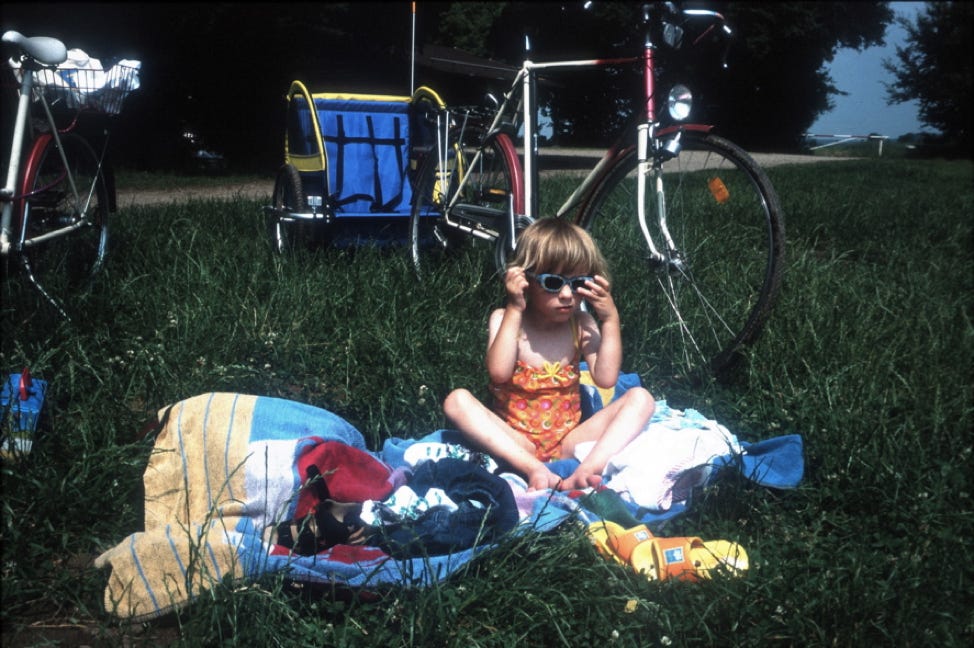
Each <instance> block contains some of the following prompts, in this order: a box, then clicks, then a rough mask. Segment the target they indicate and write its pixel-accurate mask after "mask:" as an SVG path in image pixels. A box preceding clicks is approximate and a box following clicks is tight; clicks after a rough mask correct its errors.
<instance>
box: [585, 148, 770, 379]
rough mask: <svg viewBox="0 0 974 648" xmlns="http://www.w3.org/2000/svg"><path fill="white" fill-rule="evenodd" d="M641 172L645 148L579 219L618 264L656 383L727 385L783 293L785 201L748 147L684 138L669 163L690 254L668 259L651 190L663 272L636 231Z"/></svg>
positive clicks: (611, 174) (666, 173)
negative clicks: (703, 376)
mask: <svg viewBox="0 0 974 648" xmlns="http://www.w3.org/2000/svg"><path fill="white" fill-rule="evenodd" d="M636 171H637V159H636V152H635V150H634V149H633V150H630V151H628V152H626V153H625V154H624V155H623V156H621V157H620V159H619V161H618V162H617V163H616V164H614V165H613V167H612V168H611V169H610V170H609V171H608V172H607V174H606V176H605V180H604V181H603V182H602V183H601V184H600V185H599V186H598V188H597V189H596V190H595V191H594V192H593V194H592V196H591V198H590V200H589V201H588V202H587V203H586V205H585V206H584V207H583V209H582V210H581V211H580V212H579V214H578V216H577V218H576V221H577V222H578V223H579V224H580V225H582V226H583V227H584V228H585V229H587V230H589V232H591V234H592V236H593V238H594V239H595V240H596V241H598V242H599V244H600V247H601V249H602V251H603V253H604V254H605V255H606V257H607V258H608V261H609V267H610V269H611V271H612V273H613V285H614V288H613V294H614V296H615V298H616V302H617V304H618V308H619V311H620V317H621V318H622V322H623V323H624V325H625V326H626V328H625V344H626V348H627V350H628V351H629V352H630V353H633V352H635V353H633V356H634V357H645V358H647V360H648V361H649V363H650V364H649V365H648V366H646V367H643V368H642V370H644V371H646V372H648V373H655V374H657V375H664V376H672V377H679V376H682V377H688V376H699V374H700V372H701V371H704V372H709V373H710V374H711V375H718V376H720V375H721V374H723V373H724V372H726V371H728V370H729V369H731V368H732V367H734V366H735V365H736V364H738V362H739V361H740V359H741V358H742V356H743V350H744V349H745V347H746V346H747V345H749V344H751V343H753V342H754V341H755V340H756V339H757V338H758V337H759V335H760V334H761V331H762V329H763V326H764V324H765V322H766V320H767V319H768V316H769V315H770V313H771V310H772V308H773V307H774V304H775V301H776V300H777V297H778V293H779V292H780V289H781V281H782V273H783V270H784V254H785V229H784V216H783V214H782V211H781V205H780V203H779V201H778V197H777V194H776V193H775V191H774V187H773V186H772V184H771V181H770V180H769V179H768V177H767V175H766V174H765V172H764V171H763V170H762V169H761V168H760V167H759V166H758V164H757V163H756V162H755V161H754V160H753V159H752V158H751V156H749V155H748V154H747V153H746V152H744V151H743V150H742V149H741V148H740V147H738V146H737V145H735V144H733V143H732V142H730V141H728V140H726V139H723V138H721V137H719V136H716V135H713V134H706V133H699V132H693V131H687V132H684V133H683V135H682V149H681V151H680V153H679V154H678V155H677V156H676V157H675V158H673V159H671V160H668V161H667V162H665V163H664V164H663V186H664V187H665V196H664V204H665V209H666V222H667V225H668V230H669V232H670V234H671V235H672V238H673V241H674V244H675V246H676V248H677V250H679V251H680V252H679V254H678V255H674V254H671V252H670V251H668V250H665V249H663V248H665V247H666V245H665V243H664V242H663V239H662V236H661V235H660V234H659V232H658V224H657V220H658V219H657V217H656V214H657V204H656V203H657V198H656V195H655V192H654V189H653V185H652V183H651V182H647V188H646V194H647V196H646V214H647V224H648V225H649V227H650V231H651V233H652V235H653V238H654V240H655V241H656V244H657V247H658V248H659V249H660V252H662V253H663V254H664V256H665V257H666V260H665V262H664V263H653V262H652V261H651V259H650V254H649V248H648V246H647V244H646V242H645V239H644V237H643V235H642V233H641V231H640V230H639V227H638V225H636V231H633V225H634V224H636V221H637V219H636V218H635V213H636V212H635V209H636V207H635V205H636V200H637V198H636V180H635V178H636V175H635V174H636ZM640 259H643V261H642V262H637V261H638V260H640Z"/></svg>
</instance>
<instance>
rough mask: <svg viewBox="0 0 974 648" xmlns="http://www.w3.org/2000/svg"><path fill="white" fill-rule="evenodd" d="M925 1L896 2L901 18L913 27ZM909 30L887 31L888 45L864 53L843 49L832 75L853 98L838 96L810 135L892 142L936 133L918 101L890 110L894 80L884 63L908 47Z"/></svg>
mask: <svg viewBox="0 0 974 648" xmlns="http://www.w3.org/2000/svg"><path fill="white" fill-rule="evenodd" d="M924 4H926V3H924V2H892V3H890V7H891V8H892V9H893V11H894V12H895V13H896V15H897V17H899V16H904V17H906V18H907V19H908V20H910V21H911V22H912V21H914V20H915V18H916V14H917V13H918V12H919V11H920V10H921V9H922V8H923V6H924ZM905 39H906V31H905V30H904V29H903V28H902V27H900V26H899V25H898V24H896V23H892V24H890V25H889V26H888V27H887V28H886V45H885V46H882V47H870V48H867V49H864V50H862V51H861V52H858V51H856V50H853V49H841V50H839V51H838V53H837V54H836V56H835V59H833V61H832V63H831V64H830V65H829V69H830V75H831V76H832V80H833V81H834V82H835V86H836V87H837V88H838V89H839V90H843V91H845V92H847V93H849V94H848V95H845V96H841V95H836V96H834V97H833V99H832V101H833V102H834V103H835V108H834V109H833V110H830V111H829V112H827V113H823V114H822V115H821V116H820V117H819V118H818V120H817V121H816V122H815V123H814V124H812V126H811V128H810V129H809V131H808V132H809V133H812V134H815V135H868V134H870V133H878V134H879V135H887V136H889V137H890V138H892V139H895V138H897V137H899V136H900V135H904V134H906V133H919V132H921V131H927V132H930V131H931V130H932V129H931V128H930V127H929V126H923V125H922V124H921V123H920V119H919V104H918V103H917V102H915V101H911V102H906V103H901V104H894V105H892V106H887V105H886V87H885V85H883V84H884V83H890V82H892V80H893V76H892V75H891V74H890V73H889V72H887V71H886V70H885V69H884V68H883V59H893V58H894V57H895V55H896V46H897V45H899V46H902V45H903V44H904V43H905Z"/></svg>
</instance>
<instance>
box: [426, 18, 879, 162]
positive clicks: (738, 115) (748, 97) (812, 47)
mask: <svg viewBox="0 0 974 648" xmlns="http://www.w3.org/2000/svg"><path fill="white" fill-rule="evenodd" d="M686 4H689V5H690V6H694V5H693V4H692V3H686ZM455 5H456V6H457V7H458V9H456V11H458V12H460V14H461V15H462V12H463V11H464V9H463V5H464V3H455ZM696 6H703V7H706V8H709V9H714V10H716V11H720V12H721V13H723V14H724V15H725V16H726V17H727V18H728V20H729V22H730V24H731V26H732V27H733V28H734V30H735V33H736V37H735V39H734V41H733V43H732V47H731V50H730V53H729V57H728V68H727V69H723V68H721V67H720V65H719V62H720V56H721V53H722V51H723V44H722V43H720V42H717V41H716V40H715V39H710V40H707V41H706V42H705V43H703V44H702V45H701V46H699V47H695V48H692V49H689V48H687V49H685V50H684V51H681V52H680V53H679V55H678V56H667V54H668V53H667V52H666V51H665V50H660V55H661V56H662V57H664V58H663V62H664V65H665V77H664V83H663V85H664V87H665V86H667V84H668V82H670V81H675V80H680V81H682V82H683V83H685V84H686V85H689V86H690V88H691V90H693V91H694V94H695V96H696V97H697V98H698V102H697V104H698V106H699V111H698V112H697V113H695V114H694V115H693V119H694V120H695V121H706V122H708V123H713V124H716V125H717V126H718V128H719V130H720V131H721V132H722V133H724V134H726V135H727V136H729V137H731V138H732V139H734V140H735V141H738V142H739V143H741V144H743V145H745V146H751V147H766V148H778V149H781V148H790V147H794V146H797V145H798V144H799V142H800V140H801V136H802V133H804V132H805V131H806V130H807V129H808V128H809V127H810V126H811V124H812V123H814V121H815V119H816V118H817V117H818V115H819V114H821V113H822V112H825V111H827V110H828V109H830V108H831V107H832V103H831V97H832V96H833V95H835V94H838V93H839V90H838V89H837V88H836V87H835V86H834V84H833V82H832V79H831V78H830V77H829V75H828V73H827V71H826V69H825V67H824V66H825V64H826V63H828V62H830V61H831V60H832V59H833V57H834V56H835V53H836V51H837V50H838V49H839V48H843V47H850V48H854V49H862V48H864V47H868V46H870V45H876V44H881V43H882V42H883V36H884V34H885V29H886V25H887V24H889V23H890V22H891V21H892V20H893V12H892V11H891V10H890V9H889V7H888V3H886V2H776V3H768V2H726V1H716V0H715V1H708V2H706V3H704V4H699V3H697V5H696ZM638 10H639V4H638V3H633V2H595V3H594V6H593V7H592V9H591V10H588V11H585V10H582V3H581V2H573V3H552V2H530V3H529V2H507V3H503V7H502V10H501V12H500V14H499V15H498V17H497V19H496V20H495V21H494V23H493V25H492V28H491V29H490V30H489V32H487V31H486V30H485V34H489V36H488V41H487V46H486V47H485V48H484V49H483V53H484V54H485V55H488V56H492V57H494V58H498V59H500V60H504V61H506V62H508V63H516V62H518V61H519V60H520V59H521V58H522V57H523V55H524V50H523V43H524V39H523V38H522V36H523V35H527V36H529V37H530V40H531V44H532V52H531V53H532V57H533V58H534V59H535V60H539V61H540V60H546V59H547V60H551V59H554V58H557V57H571V58H587V57H595V56H599V57H606V56H612V55H632V54H633V53H634V52H638V51H639V47H640V45H641V43H642V34H641V30H640V29H638V28H634V27H636V26H637V25H638ZM471 11H472V9H471ZM697 24H698V25H699V24H700V23H697ZM692 27H693V25H692V24H688V25H687V28H688V29H691V30H692ZM691 33H692V31H691ZM448 36H449V34H444V35H443V37H448ZM443 44H447V45H457V42H443ZM578 74H579V73H577V72H572V73H571V76H567V77H563V76H562V75H560V74H553V75H551V76H550V77H549V78H548V79H547V83H546V84H543V85H542V93H543V95H542V96H543V97H544V98H547V99H549V100H550V104H549V108H550V110H551V115H552V118H553V119H554V128H555V135H556V138H561V139H562V140H563V141H567V140H569V139H570V141H572V142H573V143H579V144H587V143H596V142H598V143H605V142H606V140H607V138H608V137H610V136H611V135H612V134H615V133H617V132H618V130H619V127H620V125H621V124H623V123H625V122H626V121H627V118H628V117H629V115H630V114H631V112H632V110H633V109H632V108H631V106H632V105H634V103H633V102H634V100H635V99H636V96H635V95H636V94H638V91H639V88H640V83H639V80H638V71H635V72H630V71H626V70H623V71H619V72H617V73H615V74H611V75H609V74H605V73H604V72H602V71H595V72H593V73H591V74H590V73H582V74H581V75H580V76H577V75H578ZM634 75H635V76H634ZM609 97H611V98H613V100H614V101H615V100H616V99H618V100H619V103H617V104H609V103H608V102H607V101H606V98H609ZM607 106H609V107H608V108H607Z"/></svg>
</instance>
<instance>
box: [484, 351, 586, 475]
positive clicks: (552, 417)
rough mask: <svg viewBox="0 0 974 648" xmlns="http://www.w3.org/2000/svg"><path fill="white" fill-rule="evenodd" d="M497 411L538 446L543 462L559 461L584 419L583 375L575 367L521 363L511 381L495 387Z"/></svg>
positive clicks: (518, 362)
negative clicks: (565, 442)
mask: <svg viewBox="0 0 974 648" xmlns="http://www.w3.org/2000/svg"><path fill="white" fill-rule="evenodd" d="M490 389H491V392H492V393H493V395H494V411H495V412H497V415H498V416H500V417H501V418H502V419H504V421H505V422H506V423H507V424H508V425H510V426H511V427H512V428H513V429H515V430H517V431H518V432H520V433H521V434H523V435H524V436H525V438H526V439H528V440H529V441H530V442H531V443H533V444H534V456H535V457H537V458H538V459H539V460H541V461H548V460H550V459H557V458H558V457H559V446H560V445H561V442H562V440H563V439H564V438H565V435H567V434H568V433H569V432H571V431H572V430H573V429H575V427H576V426H578V423H579V421H580V420H581V418H582V403H581V391H580V389H579V373H578V371H577V370H576V368H575V367H574V366H573V365H567V366H565V367H562V366H561V363H558V362H556V363H554V364H551V363H547V362H546V363H545V364H544V366H543V367H541V368H537V367H532V366H530V365H528V364H526V363H525V362H524V361H523V360H518V361H517V365H516V366H515V368H514V375H513V376H512V377H511V380H510V381H509V382H507V383H504V384H502V385H495V384H491V386H490Z"/></svg>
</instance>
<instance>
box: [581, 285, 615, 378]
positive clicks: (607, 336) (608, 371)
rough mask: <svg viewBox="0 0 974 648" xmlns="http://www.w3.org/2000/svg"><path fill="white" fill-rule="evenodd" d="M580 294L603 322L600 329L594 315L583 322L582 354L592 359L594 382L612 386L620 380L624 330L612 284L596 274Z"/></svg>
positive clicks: (585, 318)
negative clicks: (614, 298)
mask: <svg viewBox="0 0 974 648" xmlns="http://www.w3.org/2000/svg"><path fill="white" fill-rule="evenodd" d="M579 294H580V295H582V296H583V297H584V298H585V300H586V301H587V302H588V303H589V305H590V306H591V307H592V310H594V311H595V314H596V315H597V316H598V318H599V321H600V322H601V323H602V326H601V328H600V327H599V325H598V324H597V323H596V322H595V320H594V319H593V318H592V316H591V315H587V316H586V317H584V318H583V319H582V320H581V321H580V324H581V330H582V355H583V356H584V357H585V361H586V362H588V367H589V371H590V372H591V374H592V381H593V382H594V383H595V384H596V385H598V386H599V387H602V388H608V387H612V386H613V385H615V384H616V383H617V382H618V381H619V370H620V369H621V368H622V329H621V326H620V323H619V311H618V309H617V308H616V305H615V301H614V300H613V299H612V292H611V286H610V285H609V282H608V280H606V279H605V277H602V276H598V275H596V277H595V280H594V281H590V282H588V283H587V284H586V286H585V288H582V289H581V290H579Z"/></svg>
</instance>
